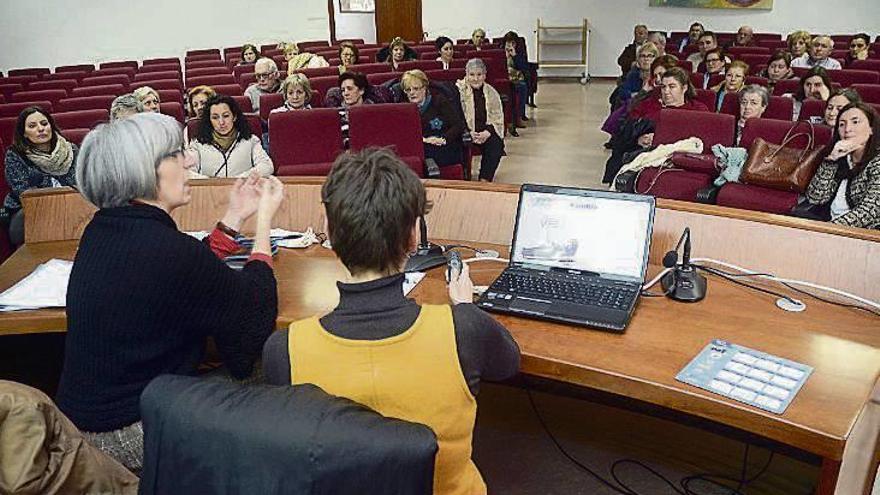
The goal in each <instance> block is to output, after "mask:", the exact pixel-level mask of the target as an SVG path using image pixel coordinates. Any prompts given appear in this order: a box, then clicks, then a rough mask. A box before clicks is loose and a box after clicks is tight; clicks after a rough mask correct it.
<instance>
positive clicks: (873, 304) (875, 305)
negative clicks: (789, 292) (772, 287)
mask: <svg viewBox="0 0 880 495" xmlns="http://www.w3.org/2000/svg"><path fill="white" fill-rule="evenodd" d="M694 261H696V262H709V263H714V264H716V265H721V266H724V267H727V268H731V269H734V270H737V271H740V272H742V273H745V274H748V275H755V278H763V279H767V280H773V281H775V282H779V283H788V284H792V285H801V286H804V287H810V288H813V289H818V290H822V291H825V292H829V293H832V294H837V295H839V296H842V297H845V298H848V299H852V300H854V301H858V302H860V303H862V304H866V305H868V306H871V307H873V308H877V309H880V303H877V302H875V301H871V300H869V299H865V298H863V297H859V296H857V295H855V294H850V293H849V292H845V291H842V290H840V289H834V288H831V287H825V286H824V285H819V284H814V283H812V282H804V281H803V280H792V279H787V278H782V277H777V276H775V275H761V272H755V271H752V270H749V269H746V268H742V267H740V266H736V265H734V264H731V263H727V262H725V261H719V260H716V259H712V258H692V259H691V262H694Z"/></svg>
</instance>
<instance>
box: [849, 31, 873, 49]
mask: <svg viewBox="0 0 880 495" xmlns="http://www.w3.org/2000/svg"><path fill="white" fill-rule="evenodd" d="M857 39H863V40H865V44H866V45H868V46H871V37H870V36H868V35H867V34H866V33H858V34H854V35H853V37H852V38H850V39H849V41H850V43H852V40H857Z"/></svg>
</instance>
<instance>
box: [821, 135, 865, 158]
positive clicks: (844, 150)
mask: <svg viewBox="0 0 880 495" xmlns="http://www.w3.org/2000/svg"><path fill="white" fill-rule="evenodd" d="M861 147H862V145H860V144H858V143H856V142H855V141H852V140H849V139H841V140H840V141H838V142H837V143H835V144H834V148H832V149H831V153H828V159H829V160H838V159H840V158H843V157H844V156H846V155H849V154H850V153H852V152H853V151H856V150H858V149H859V148H861Z"/></svg>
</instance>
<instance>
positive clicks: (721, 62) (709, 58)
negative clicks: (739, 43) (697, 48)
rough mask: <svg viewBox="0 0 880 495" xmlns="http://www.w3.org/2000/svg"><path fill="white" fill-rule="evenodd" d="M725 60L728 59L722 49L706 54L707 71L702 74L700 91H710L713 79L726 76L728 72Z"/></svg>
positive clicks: (714, 49)
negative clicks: (725, 73)
mask: <svg viewBox="0 0 880 495" xmlns="http://www.w3.org/2000/svg"><path fill="white" fill-rule="evenodd" d="M725 60H726V57H725V56H724V51H723V50H722V49H721V48H713V49H711V50H709V51H708V52H707V53H706V59H705V62H704V65H705V69H704V71H703V72H702V74H703V82H702V84H700V88H699V89H710V85H711V84H712V83H711V81H712V78H713V77H716V79H717V76H723V75H724V72H725V70H726V65H725ZM698 74H699V72H698Z"/></svg>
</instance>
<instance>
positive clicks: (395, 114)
mask: <svg viewBox="0 0 880 495" xmlns="http://www.w3.org/2000/svg"><path fill="white" fill-rule="evenodd" d="M349 124H350V128H349V131H348V132H349V136H350V137H351V149H352V150H362V149H364V148H367V147H371V146H389V147H391V148H392V150H393V151H394V152H395V153H396V154H397V155H398V156H399V157H401V158H402V159H404V161H406V162H407V163H408V164H409V165H410V167H412V168H415V165H418V166H419V167H420V169H419V170H414V171H415V172H416V173H417V174H418V175H419V176H421V175H423V173H424V171H423V170H422V169H421V167H424V161H425V148H424V144H423V143H422V122H421V119H420V117H419V109H418V107H416V105H414V104H412V103H385V104H378V105H358V106H355V107H351V108H350V109H349ZM407 158H409V159H410V160H407Z"/></svg>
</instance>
